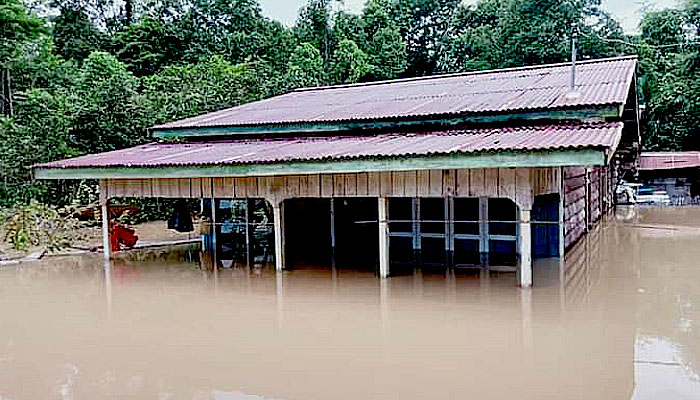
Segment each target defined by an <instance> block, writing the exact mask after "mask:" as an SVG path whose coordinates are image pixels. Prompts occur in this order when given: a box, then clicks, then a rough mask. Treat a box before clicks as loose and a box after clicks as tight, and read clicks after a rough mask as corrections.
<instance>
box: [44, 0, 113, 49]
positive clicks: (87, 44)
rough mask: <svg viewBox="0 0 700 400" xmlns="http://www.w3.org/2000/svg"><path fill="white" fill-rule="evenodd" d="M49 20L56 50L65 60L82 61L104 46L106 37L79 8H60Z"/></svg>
mask: <svg viewBox="0 0 700 400" xmlns="http://www.w3.org/2000/svg"><path fill="white" fill-rule="evenodd" d="M51 22H52V24H53V27H52V29H51V33H52V35H53V40H54V44H55V46H56V51H57V52H58V54H60V55H61V56H62V57H63V58H64V59H66V60H75V61H78V62H82V61H83V60H84V59H85V58H87V56H88V55H90V53H92V52H93V51H98V50H102V49H104V48H105V44H106V43H105V42H106V40H107V39H106V38H105V36H104V35H103V34H102V32H100V31H99V30H98V29H97V27H96V26H95V25H93V23H92V21H91V20H90V18H89V17H88V15H87V14H86V13H85V12H84V11H82V10H80V9H71V8H64V9H61V10H60V14H59V15H58V16H56V17H55V18H53V19H52V21H51Z"/></svg>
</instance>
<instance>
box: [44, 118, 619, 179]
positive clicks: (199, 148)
mask: <svg viewBox="0 0 700 400" xmlns="http://www.w3.org/2000/svg"><path fill="white" fill-rule="evenodd" d="M622 126H623V124H622V122H610V123H595V124H559V125H544V126H527V127H508V128H482V129H471V130H452V131H440V132H428V133H391V134H382V135H376V136H326V137H318V136H314V137H301V138H266V139H237V140H228V141H221V142H194V143H180V144H163V143H157V144H156V143H154V144H146V145H142V146H138V147H133V148H129V149H124V150H117V151H111V152H107V153H100V154H91V155H86V156H81V157H76V158H71V159H67V160H61V161H55V162H50V163H44V164H38V165H35V167H39V168H80V167H115V166H127V167H152V166H174V165H219V164H255V163H275V162H287V161H321V160H348V159H360V158H387V157H411V156H429V155H449V154H459V153H477V152H501V151H533V150H554V149H579V148H612V147H613V146H615V144H616V143H617V141H618V139H619V136H620V134H621V132H622Z"/></svg>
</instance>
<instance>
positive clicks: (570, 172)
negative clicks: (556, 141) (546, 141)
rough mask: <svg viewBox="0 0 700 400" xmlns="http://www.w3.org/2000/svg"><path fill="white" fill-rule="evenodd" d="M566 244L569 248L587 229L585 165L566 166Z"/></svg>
mask: <svg viewBox="0 0 700 400" xmlns="http://www.w3.org/2000/svg"><path fill="white" fill-rule="evenodd" d="M563 170H564V171H563V172H564V187H563V189H564V245H565V247H566V248H569V247H570V246H571V245H572V244H574V243H575V242H576V241H577V240H578V239H579V238H580V237H581V236H582V235H583V233H584V232H585V231H586V229H587V222H586V218H587V217H586V204H587V185H586V168H585V167H564V168H563Z"/></svg>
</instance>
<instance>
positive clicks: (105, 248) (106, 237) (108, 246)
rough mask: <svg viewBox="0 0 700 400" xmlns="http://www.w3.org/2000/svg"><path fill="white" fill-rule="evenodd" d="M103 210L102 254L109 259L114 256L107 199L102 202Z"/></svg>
mask: <svg viewBox="0 0 700 400" xmlns="http://www.w3.org/2000/svg"><path fill="white" fill-rule="evenodd" d="M101 203H102V204H101V210H102V255H103V256H104V259H105V260H107V261H109V260H110V259H111V258H112V240H111V237H110V233H109V205H108V201H107V199H104V200H103V201H102V202H101Z"/></svg>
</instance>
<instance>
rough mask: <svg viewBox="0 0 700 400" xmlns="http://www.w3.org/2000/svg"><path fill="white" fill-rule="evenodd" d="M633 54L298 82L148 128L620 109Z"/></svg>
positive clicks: (391, 121)
mask: <svg viewBox="0 0 700 400" xmlns="http://www.w3.org/2000/svg"><path fill="white" fill-rule="evenodd" d="M636 65H637V59H636V57H617V58H608V59H600V60H590V61H583V62H580V63H578V64H577V67H576V76H577V83H576V88H575V91H576V92H577V93H578V95H577V96H570V94H571V93H570V92H571V91H570V88H569V81H570V74H571V66H570V64H552V65H540V66H533V67H523V68H510V69H500V70H490V71H478V72H470V73H462V74H452V75H438V76H430V77H421V78H410V79H399V80H391V81H381V82H371V83H362V84H355V85H339V86H329V87H321V88H310V89H301V90H296V91H293V92H290V93H287V94H284V95H281V96H276V97H272V98H269V99H265V100H261V101H256V102H252V103H248V104H243V105H240V106H237V107H233V108H229V109H225V110H221V111H217V112H213V113H209V114H205V115H201V116H196V117H193V118H188V119H184V120H180V121H175V122H171V123H167V124H162V125H158V126H155V127H153V128H152V131H153V133H154V135H156V136H166V135H181V136H185V135H188V136H194V135H203V136H206V135H229V134H236V133H272V132H284V133H294V132H315V131H339V130H348V129H364V128H368V129H369V128H373V127H376V126H379V127H382V126H383V127H394V126H395V125H397V124H401V123H425V122H426V121H427V122H431V123H441V122H446V123H459V122H474V123H482V122H494V121H504V120H513V119H546V118H549V119H576V118H578V119H584V118H596V117H597V118H609V117H619V116H620V112H621V107H622V106H623V105H624V103H625V101H626V100H627V96H628V94H629V90H630V87H631V83H632V80H633V79H634V74H635V69H636Z"/></svg>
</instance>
